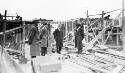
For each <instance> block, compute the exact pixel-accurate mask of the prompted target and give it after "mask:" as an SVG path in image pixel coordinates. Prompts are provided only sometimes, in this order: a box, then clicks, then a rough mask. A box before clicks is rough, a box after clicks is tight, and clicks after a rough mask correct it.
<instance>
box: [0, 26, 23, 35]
mask: <svg viewBox="0 0 125 73" xmlns="http://www.w3.org/2000/svg"><path fill="white" fill-rule="evenodd" d="M23 27H24V26H20V27H16V28H13V29H10V30H7V31H5V33H8V32H11V31H14V30H17V29H21V28H23ZM0 34H1V35H2V34H3V32H0Z"/></svg>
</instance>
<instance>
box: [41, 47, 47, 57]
mask: <svg viewBox="0 0 125 73" xmlns="http://www.w3.org/2000/svg"><path fill="white" fill-rule="evenodd" d="M45 49H46V48H45V47H41V55H42V56H45Z"/></svg>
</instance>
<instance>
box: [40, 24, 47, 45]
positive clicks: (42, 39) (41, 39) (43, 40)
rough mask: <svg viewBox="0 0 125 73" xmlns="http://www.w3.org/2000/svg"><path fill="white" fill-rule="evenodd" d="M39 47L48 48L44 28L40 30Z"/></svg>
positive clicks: (45, 29)
mask: <svg viewBox="0 0 125 73" xmlns="http://www.w3.org/2000/svg"><path fill="white" fill-rule="evenodd" d="M40 42H41V44H40V47H48V30H47V28H46V27H45V26H43V27H42V28H41V29H40Z"/></svg>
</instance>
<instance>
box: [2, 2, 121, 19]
mask: <svg viewBox="0 0 125 73" xmlns="http://www.w3.org/2000/svg"><path fill="white" fill-rule="evenodd" d="M120 8H122V0H0V13H1V14H2V15H3V14H4V13H5V10H7V14H8V15H16V13H17V14H18V15H20V16H22V18H23V20H30V19H34V18H38V19H39V18H42V19H52V20H59V21H65V20H70V19H76V18H81V17H82V18H86V14H87V10H88V14H89V15H96V14H100V13H102V11H104V12H109V11H112V10H116V9H120ZM119 13H120V10H118V11H115V12H112V13H111V14H110V15H111V17H112V18H114V17H115V16H117V15H118V14H119ZM94 17H100V16H92V17H91V18H94Z"/></svg>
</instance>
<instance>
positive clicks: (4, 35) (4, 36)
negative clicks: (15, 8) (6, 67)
mask: <svg viewBox="0 0 125 73" xmlns="http://www.w3.org/2000/svg"><path fill="white" fill-rule="evenodd" d="M6 15H7V10H5V20H4V26H3V28H4V29H3V46H2V51H1V54H3V49H4V48H5V42H6V32H5V31H6Z"/></svg>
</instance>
